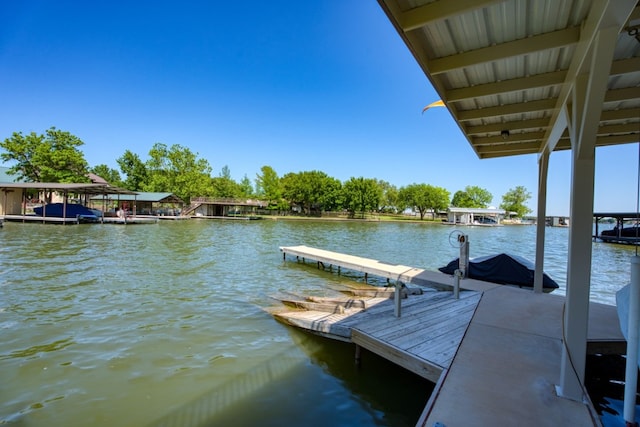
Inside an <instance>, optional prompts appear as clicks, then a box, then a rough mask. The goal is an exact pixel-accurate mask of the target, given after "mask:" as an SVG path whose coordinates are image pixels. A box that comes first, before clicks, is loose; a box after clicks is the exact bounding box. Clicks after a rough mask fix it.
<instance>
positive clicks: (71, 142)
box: [0, 127, 89, 183]
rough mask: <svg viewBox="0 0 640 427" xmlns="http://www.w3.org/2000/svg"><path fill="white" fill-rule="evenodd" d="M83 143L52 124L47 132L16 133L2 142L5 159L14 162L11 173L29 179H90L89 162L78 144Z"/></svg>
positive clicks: (62, 180) (33, 180)
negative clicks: (42, 133) (38, 133)
mask: <svg viewBox="0 0 640 427" xmlns="http://www.w3.org/2000/svg"><path fill="white" fill-rule="evenodd" d="M83 144H84V143H83V142H82V141H81V140H80V138H78V137H77V136H74V135H72V134H70V133H69V132H65V131H61V130H58V129H56V128H55V127H52V128H50V129H48V130H47V131H46V132H45V134H44V135H37V134H36V133H35V132H31V133H30V134H28V135H26V136H25V135H23V134H22V133H21V132H14V133H13V134H12V135H11V138H7V139H5V140H4V141H2V142H0V148H2V149H3V150H4V152H3V153H1V154H0V159H2V161H3V162H14V164H13V166H11V167H10V168H9V173H10V174H13V175H16V176H17V179H18V180H20V181H27V182H66V183H70V182H88V181H89V177H88V176H87V174H88V172H89V171H88V164H87V161H86V160H85V158H84V154H83V153H82V151H80V150H79V148H78V147H80V146H82V145H83Z"/></svg>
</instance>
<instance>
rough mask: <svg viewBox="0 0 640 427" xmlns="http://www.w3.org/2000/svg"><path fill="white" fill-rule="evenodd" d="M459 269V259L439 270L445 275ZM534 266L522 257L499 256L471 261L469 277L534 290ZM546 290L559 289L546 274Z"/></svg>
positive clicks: (544, 280)
mask: <svg viewBox="0 0 640 427" xmlns="http://www.w3.org/2000/svg"><path fill="white" fill-rule="evenodd" d="M457 269H458V258H456V259H454V260H453V261H451V262H450V263H449V264H447V265H446V266H444V267H440V268H439V269H438V270H440V271H441V272H443V273H445V274H453V273H454V272H455V271H456V270H457ZM534 271H535V266H534V264H533V263H532V262H531V261H529V260H527V259H525V258H522V257H520V256H517V255H508V254H498V255H490V256H485V257H479V258H473V259H470V260H469V271H468V272H467V277H469V278H471V279H477V280H484V281H485V282H492V283H499V284H501V285H516V286H521V287H529V288H533V276H534ZM542 287H543V288H544V289H548V290H551V289H557V288H558V284H557V283H556V282H555V281H554V280H553V279H552V278H551V277H549V276H548V275H547V274H546V273H544V275H543V278H542Z"/></svg>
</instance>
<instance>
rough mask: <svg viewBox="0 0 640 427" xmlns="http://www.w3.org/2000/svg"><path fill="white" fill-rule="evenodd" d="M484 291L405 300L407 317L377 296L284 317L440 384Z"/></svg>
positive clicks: (283, 313)
mask: <svg viewBox="0 0 640 427" xmlns="http://www.w3.org/2000/svg"><path fill="white" fill-rule="evenodd" d="M479 301H480V293H479V292H474V291H463V292H461V293H460V299H455V298H453V295H452V292H448V291H430V292H425V293H423V294H422V295H411V296H409V297H408V298H406V299H404V300H403V301H402V310H401V317H395V315H394V303H393V300H391V299H389V298H371V299H369V300H366V301H365V305H366V308H364V309H358V310H356V309H355V308H352V309H350V310H352V311H350V312H345V313H340V312H339V310H328V311H319V310H285V311H279V312H278V311H275V312H273V315H274V316H275V317H276V318H277V319H278V320H280V321H282V322H284V323H286V324H288V325H291V326H295V327H298V328H301V329H304V330H307V331H309V332H312V333H316V334H319V335H322V336H325V337H328V338H333V339H338V340H342V341H347V342H353V343H354V344H357V345H359V346H361V347H362V348H366V349H367V350H369V351H371V352H373V353H376V354H378V355H380V356H381V357H384V358H385V359H388V360H390V361H392V362H394V363H396V364H398V365H400V366H402V367H404V368H405V369H408V370H410V371H411V372H414V373H416V374H418V375H420V376H421V377H424V378H426V379H428V380H430V381H433V382H437V380H438V378H440V375H441V374H442V372H443V370H445V369H447V368H448V367H449V365H450V364H451V360H452V359H453V356H454V355H455V353H456V351H457V349H458V345H459V344H460V341H461V340H462V337H463V336H464V333H465V330H466V328H467V326H468V324H469V322H470V320H471V318H472V316H473V313H474V311H475V309H476V306H477V304H478V302H479Z"/></svg>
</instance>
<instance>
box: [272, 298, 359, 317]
mask: <svg viewBox="0 0 640 427" xmlns="http://www.w3.org/2000/svg"><path fill="white" fill-rule="evenodd" d="M280 301H281V302H282V303H283V304H284V305H286V306H289V307H294V308H298V309H303V310H311V311H322V312H327V313H337V314H353V313H357V312H359V311H362V310H363V308H345V307H344V306H343V305H341V304H332V303H321V302H311V301H300V300H287V299H283V300H280Z"/></svg>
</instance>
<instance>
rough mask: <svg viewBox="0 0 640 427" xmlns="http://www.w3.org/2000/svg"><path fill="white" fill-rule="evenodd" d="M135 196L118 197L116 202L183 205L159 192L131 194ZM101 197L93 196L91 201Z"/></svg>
mask: <svg viewBox="0 0 640 427" xmlns="http://www.w3.org/2000/svg"><path fill="white" fill-rule="evenodd" d="M132 194H135V195H126V194H125V195H120V196H119V197H118V200H121V201H133V200H135V201H138V202H153V203H184V201H183V200H182V199H181V198H180V197H178V196H176V195H175V194H173V193H159V192H143V191H141V192H137V193H132ZM100 199H102V196H94V197H92V198H91V200H100Z"/></svg>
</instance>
